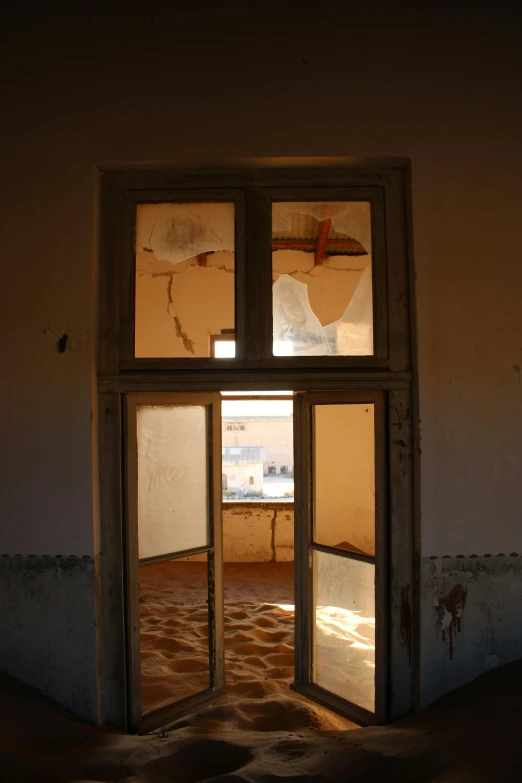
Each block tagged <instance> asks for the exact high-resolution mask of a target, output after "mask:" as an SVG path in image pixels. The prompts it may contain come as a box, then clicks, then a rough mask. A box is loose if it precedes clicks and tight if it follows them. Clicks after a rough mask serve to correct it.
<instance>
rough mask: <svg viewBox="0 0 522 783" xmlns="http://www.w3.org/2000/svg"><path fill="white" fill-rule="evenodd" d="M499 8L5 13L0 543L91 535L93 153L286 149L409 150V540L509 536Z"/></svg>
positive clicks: (328, 6)
mask: <svg viewBox="0 0 522 783" xmlns="http://www.w3.org/2000/svg"><path fill="white" fill-rule="evenodd" d="M419 6H420V7H419ZM520 22H521V19H520V11H519V9H518V5H517V4H515V3H502V2H496V3H493V2H491V3H487V4H473V5H470V6H467V5H465V4H459V7H458V8H457V9H455V8H454V5H453V4H441V3H437V4H435V3H433V4H431V3H429V4H417V5H413V4H411V5H409V4H402V3H398V4H396V3H393V4H391V3H384V2H383V3H380V4H377V3H362V2H361V3H347V2H343V3H334V2H324V3H321V4H318V3H314V4H312V3H307V2H303V3H281V2H280V3H277V4H276V3H273V2H271V1H270V0H267V2H263V3H230V2H223V3H208V4H204V3H201V2H191V3H190V5H189V4H181V3H172V2H170V3H163V2H159V3H147V4H145V3H143V4H141V5H138V4H123V3H122V4H119V3H117V4H101V3H96V2H94V3H92V2H91V3H85V4H81V3H74V4H62V5H60V4H56V5H51V4H43V3H42V4H34V5H33V6H29V5H24V3H20V4H17V6H16V9H14V10H13V9H12V10H10V11H8V12H6V15H5V16H4V25H3V29H4V35H3V53H2V60H3V69H2V70H3V79H4V84H3V91H2V92H3V95H2V125H1V134H2V152H3V155H2V158H3V162H2V201H3V206H2V210H1V213H0V219H1V223H2V227H3V230H2V237H3V241H2V251H3V266H2V269H3V284H2V286H1V287H0V290H1V296H2V304H1V307H0V317H1V318H2V321H3V323H2V331H3V334H4V335H5V338H4V345H3V350H2V366H3V377H4V378H5V379H7V382H4V383H2V385H1V387H0V395H1V401H2V410H3V411H4V421H3V425H2V444H3V449H2V460H3V465H2V474H1V475H2V504H3V507H2V520H3V522H2V525H3V529H2V543H1V546H0V551H2V552H4V553H8V554H17V553H21V554H31V553H33V554H40V555H43V554H52V555H58V554H64V555H69V554H76V555H92V554H93V553H95V552H96V551H97V549H98V544H97V532H96V527H97V523H96V519H97V497H96V478H95V477H96V456H95V454H96V448H95V433H94V430H93V424H92V422H93V421H95V420H96V411H95V396H94V395H93V388H94V386H93V379H94V371H95V344H96V294H95V291H96V264H95V260H96V253H97V246H96V242H97V231H96V226H97V167H98V166H107V165H111V164H113V165H115V166H116V165H117V166H120V165H129V166H134V165H139V164H145V163H147V162H149V163H150V162H162V161H163V162H166V163H175V164H181V165H189V164H197V165H199V164H205V163H207V162H208V163H213V164H223V165H227V164H228V163H230V162H231V161H232V160H234V159H241V158H267V159H271V158H273V159H278V158H284V157H288V156H295V157H299V156H303V157H304V156H317V157H320V156H329V157H335V156H355V157H357V156H364V157H382V156H401V157H406V158H410V159H411V162H412V177H413V235H414V247H415V265H416V294H417V309H418V348H419V378H420V419H421V422H420V427H421V438H422V441H421V448H422V455H421V474H422V487H421V506H422V550H423V554H424V555H425V556H427V557H429V556H441V555H444V554H450V555H458V554H472V553H477V554H479V555H480V554H485V553H493V554H495V553H499V552H512V551H514V552H520V551H522V528H521V526H520V508H521V507H522V480H521V479H522V458H521V456H520V454H521V452H520V442H521V440H522V417H521V416H520V402H521V395H522V380H521V369H520V368H521V366H522V340H521V337H520V335H521V333H522V328H521V327H522V308H521V307H520V291H521V283H522V279H521V278H522V266H521V264H520V257H521V249H522V235H521V232H520V214H521V206H522V204H521V199H522V197H521V192H522V191H521V188H520V182H521V181H522V157H521V155H520V139H521V138H522V110H521V105H522V104H521V100H520V99H521V87H520V73H521V70H522V55H521V47H520V34H521V24H520ZM274 162H277V160H275V161H274ZM63 335H67V341H66V347H65V351H64V352H63V353H60V352H59V351H58V349H57V343H58V341H59V340H60V338H62V337H63ZM62 345H63V343H62ZM93 520H94V524H93ZM93 530H94V532H93ZM430 578H431V577H430ZM441 589H442V588H441ZM484 590H485V591H486V592H487V590H488V587H487V585H485V586H484ZM432 598H433V596H431V594H430V596H428V598H427V599H426V601H427V603H426V606H428V607H429V606H430V601H432ZM427 611H429V610H427ZM437 616H438V615H437ZM433 628H435V625H433ZM432 630H433V629H432ZM500 660H501V657H500Z"/></svg>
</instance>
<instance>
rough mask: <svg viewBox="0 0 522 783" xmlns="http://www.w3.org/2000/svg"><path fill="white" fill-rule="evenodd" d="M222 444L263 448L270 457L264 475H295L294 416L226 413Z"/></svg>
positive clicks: (267, 459)
mask: <svg viewBox="0 0 522 783" xmlns="http://www.w3.org/2000/svg"><path fill="white" fill-rule="evenodd" d="M222 445H223V447H224V450H225V448H229V447H261V448H263V449H264V451H265V453H266V456H265V459H264V461H263V475H264V476H276V475H282V476H293V474H294V445H293V420H292V416H290V415H287V416H223V420H222Z"/></svg>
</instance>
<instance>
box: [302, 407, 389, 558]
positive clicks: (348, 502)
mask: <svg viewBox="0 0 522 783" xmlns="http://www.w3.org/2000/svg"><path fill="white" fill-rule="evenodd" d="M313 417H314V440H313V449H314V458H313V468H314V470H313V500H314V509H313V526H314V536H313V540H314V543H316V544H323V545H325V546H331V547H335V548H337V549H346V550H348V551H351V552H360V553H363V554H367V555H375V434H374V429H375V428H374V406H373V403H363V404H356V403H354V404H352V405H315V406H314V408H313Z"/></svg>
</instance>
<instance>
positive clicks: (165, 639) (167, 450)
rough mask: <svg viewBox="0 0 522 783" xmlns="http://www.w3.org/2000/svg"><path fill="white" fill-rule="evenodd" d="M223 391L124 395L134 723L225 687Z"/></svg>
mask: <svg viewBox="0 0 522 783" xmlns="http://www.w3.org/2000/svg"><path fill="white" fill-rule="evenodd" d="M220 432H221V422H220V397H219V395H209V394H193V395H178V394H131V395H128V397H127V486H128V491H127V500H128V527H127V569H128V618H129V632H130V639H129V662H130V675H131V676H130V694H129V695H130V699H129V704H130V713H131V715H130V724H131V727H134V728H136V727H139V728H140V729H143V727H144V726H147V728H151V727H153V726H154V725H160V724H161V723H162V722H163V721H165V720H166V719H167V718H170V717H172V716H175V715H179V714H182V713H183V712H184V711H185V710H186V709H190V708H193V707H194V706H195V703H196V702H197V703H198V704H199V703H202V702H203V701H204V700H205V699H206V698H211V697H212V695H215V692H216V690H220V689H222V688H223V685H224V676H223V670H224V666H223V596H222V565H221V560H222V558H221V504H220V494H221V493H220V479H221V465H220V457H221V442H220V440H221V438H220Z"/></svg>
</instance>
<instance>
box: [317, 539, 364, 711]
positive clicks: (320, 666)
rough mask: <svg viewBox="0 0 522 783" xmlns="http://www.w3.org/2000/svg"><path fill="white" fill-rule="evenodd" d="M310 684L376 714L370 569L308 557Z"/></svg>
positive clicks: (328, 556)
mask: <svg viewBox="0 0 522 783" xmlns="http://www.w3.org/2000/svg"><path fill="white" fill-rule="evenodd" d="M313 559H314V562H313V575H314V586H313V602H314V613H313V616H314V628H313V656H312V665H313V682H315V683H317V685H320V686H321V688H324V689H325V690H327V691H330V692H331V693H334V694H336V695H337V696H340V697H341V698H342V699H346V700H347V701H349V702H352V703H353V704H357V705H358V706H359V707H363V708H364V709H365V710H368V712H374V711H375V566H374V565H372V564H371V563H364V562H360V561H357V560H351V559H349V558H347V557H337V556H336V555H332V554H330V553H326V552H319V551H316V552H314V553H313Z"/></svg>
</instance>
